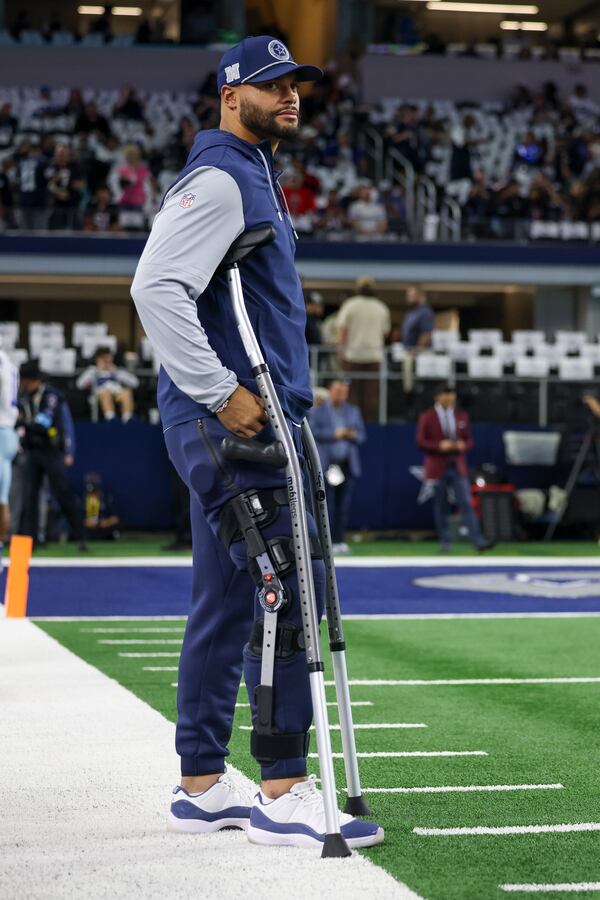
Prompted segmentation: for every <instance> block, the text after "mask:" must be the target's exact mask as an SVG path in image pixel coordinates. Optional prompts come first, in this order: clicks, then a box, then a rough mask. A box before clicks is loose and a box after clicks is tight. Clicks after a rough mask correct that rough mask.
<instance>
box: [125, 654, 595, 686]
mask: <svg viewBox="0 0 600 900" xmlns="http://www.w3.org/2000/svg"><path fill="white" fill-rule="evenodd" d="M119 655H121V654H119ZM348 683H349V684H350V686H352V685H354V686H356V687H360V686H363V687H448V686H459V687H460V686H468V685H488V686H490V685H491V686H493V685H513V684H600V677H579V676H564V677H562V676H561V677H557V678H431V679H424V678H406V679H378V678H355V679H350V681H349V682H348ZM334 684H335V682H334V681H326V682H325V685H326V686H328V687H332V686H333V685H334Z"/></svg>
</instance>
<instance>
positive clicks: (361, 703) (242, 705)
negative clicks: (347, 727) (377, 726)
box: [171, 681, 374, 728]
mask: <svg viewBox="0 0 600 900" xmlns="http://www.w3.org/2000/svg"><path fill="white" fill-rule="evenodd" d="M177 685H178V682H177V681H172V682H171V687H177ZM235 705H236V707H238V708H239V709H250V704H249V703H236V704H235ZM373 705H374V704H373V702H372V701H371V700H351V701H350V706H373ZM327 706H337V700H328V701H327ZM354 727H355V728H358V726H357V725H355V726H354Z"/></svg>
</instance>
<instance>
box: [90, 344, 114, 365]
mask: <svg viewBox="0 0 600 900" xmlns="http://www.w3.org/2000/svg"><path fill="white" fill-rule="evenodd" d="M107 353H110V355H111V356H112V350H111V349H110V347H96V351H95V353H94V362H96V360H97V359H99V357H101V356H106V354H107Z"/></svg>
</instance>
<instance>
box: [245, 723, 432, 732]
mask: <svg viewBox="0 0 600 900" xmlns="http://www.w3.org/2000/svg"><path fill="white" fill-rule="evenodd" d="M238 727H239V729H240V731H252V726H251V725H239V726H238ZM310 728H311V731H314V728H315V726H314V725H311V726H310ZM384 728H389V729H391V730H392V731H398V730H399V729H401V728H427V725H424V724H423V723H422V722H381V723H380V724H377V723H373V724H371V723H370V722H369V723H367V724H361V725H356V724H355V725H354V730H355V731H360V730H362V731H382V730H383V729H384ZM329 730H330V731H340V730H341V725H330V726H329Z"/></svg>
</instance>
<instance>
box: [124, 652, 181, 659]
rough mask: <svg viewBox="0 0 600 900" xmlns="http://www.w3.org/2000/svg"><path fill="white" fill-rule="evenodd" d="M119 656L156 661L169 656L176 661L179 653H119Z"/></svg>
mask: <svg viewBox="0 0 600 900" xmlns="http://www.w3.org/2000/svg"><path fill="white" fill-rule="evenodd" d="M119 656H122V657H124V658H125V659H156V658H157V657H159V656H162V657H165V656H170V657H171V658H173V659H178V658H179V657H180V656H181V653H119Z"/></svg>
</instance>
